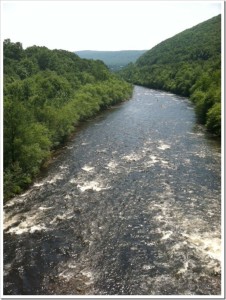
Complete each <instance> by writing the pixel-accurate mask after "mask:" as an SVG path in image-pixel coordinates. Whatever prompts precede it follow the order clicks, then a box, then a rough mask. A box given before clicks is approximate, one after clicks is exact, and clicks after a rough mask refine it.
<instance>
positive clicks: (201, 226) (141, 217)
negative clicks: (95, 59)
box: [4, 86, 221, 295]
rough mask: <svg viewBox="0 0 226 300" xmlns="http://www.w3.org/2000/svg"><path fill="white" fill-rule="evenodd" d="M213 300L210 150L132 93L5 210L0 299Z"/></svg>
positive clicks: (154, 103) (164, 104)
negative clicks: (187, 298) (118, 299)
mask: <svg viewBox="0 0 226 300" xmlns="http://www.w3.org/2000/svg"><path fill="white" fill-rule="evenodd" d="M219 294H221V150H220V145H219V143H217V142H216V141H214V140H213V139H210V138H208V136H207V135H206V134H205V132H204V131H203V129H202V128H201V127H200V126H197V125H196V122H195V114H194V109H193V106H192V104H191V103H190V102H189V100H188V99H187V98H183V97H179V96H176V95H173V94H170V93H166V92H161V91H156V90H152V89H147V88H143V87H138V86H136V87H135V89H134V93H133V97H132V98H131V99H130V100H129V101H127V102H124V103H122V104H121V105H118V106H116V107H114V108H112V109H111V110H109V111H107V112H104V113H102V114H100V115H98V116H97V117H96V118H94V119H93V120H91V121H89V122H87V123H86V124H85V125H84V126H82V127H81V128H80V129H79V130H78V132H77V133H76V134H75V136H74V138H73V140H71V141H70V142H69V143H68V144H67V145H66V147H65V148H64V149H63V150H62V152H61V154H60V155H58V156H57V157H56V158H55V161H54V162H53V163H52V164H51V166H50V167H49V169H48V171H47V174H46V175H45V176H44V177H43V178H42V179H40V180H39V181H37V182H35V183H34V184H33V186H32V187H31V188H30V189H29V190H28V191H26V192H25V193H24V194H22V195H20V196H18V197H15V198H13V199H11V200H10V201H8V202H7V203H6V204H5V205H4V295H219Z"/></svg>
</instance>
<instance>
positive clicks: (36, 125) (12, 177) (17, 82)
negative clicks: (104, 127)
mask: <svg viewBox="0 0 226 300" xmlns="http://www.w3.org/2000/svg"><path fill="white" fill-rule="evenodd" d="M3 51H4V52H3V55H4V57H3V59H4V198H5V199H6V200H7V199H9V198H10V197H12V196H13V195H15V194H17V193H20V192H21V191H22V190H23V189H24V188H26V187H27V186H28V185H29V184H30V183H31V182H32V180H33V179H34V177H35V176H36V175H37V174H38V173H39V171H40V168H41V166H42V165H43V163H44V162H45V161H46V160H47V159H48V158H49V157H50V155H51V150H53V149H54V148H56V147H57V146H58V145H59V144H61V143H62V142H64V141H65V139H66V138H67V136H68V135H69V134H70V133H71V132H72V131H73V130H74V128H75V126H76V125H77V124H78V123H79V122H80V121H84V120H86V119H88V118H90V117H92V116H94V115H95V114H96V113H98V112H99V111H100V110H103V109H106V108H108V107H110V106H111V105H114V104H116V103H118V102H121V101H123V100H126V99H129V98H130V97H131V94H132V85H131V84H129V83H127V82H125V81H124V80H121V79H119V78H117V77H116V76H115V75H113V74H111V73H110V71H109V70H108V68H107V67H106V66H105V64H104V63H103V62H101V61H92V60H86V59H81V58H79V57H78V56H77V55H75V54H74V53H71V52H68V51H65V50H49V49H48V48H46V47H38V46H33V47H28V48H26V49H23V47H22V44H21V43H19V42H17V43H13V42H11V41H10V40H9V39H7V40H5V41H4V47H3Z"/></svg>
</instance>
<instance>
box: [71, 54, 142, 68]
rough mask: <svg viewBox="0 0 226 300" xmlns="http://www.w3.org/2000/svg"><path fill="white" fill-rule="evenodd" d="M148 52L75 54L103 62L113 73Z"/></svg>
mask: <svg viewBox="0 0 226 300" xmlns="http://www.w3.org/2000/svg"><path fill="white" fill-rule="evenodd" d="M145 52H146V50H121V51H93V50H84V51H77V52H75V53H76V54H77V55H78V56H79V57H81V58H87V59H95V60H96V59H99V60H102V61H103V62H104V63H105V64H106V65H107V66H108V67H109V68H110V69H111V71H118V70H120V69H121V68H123V67H125V66H126V65H128V64H129V63H133V62H135V61H136V60H137V59H138V58H139V57H140V56H141V55H142V54H144V53H145Z"/></svg>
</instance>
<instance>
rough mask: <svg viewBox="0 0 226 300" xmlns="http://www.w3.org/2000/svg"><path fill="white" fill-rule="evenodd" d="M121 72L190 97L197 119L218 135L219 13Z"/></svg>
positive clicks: (219, 128)
mask: <svg viewBox="0 0 226 300" xmlns="http://www.w3.org/2000/svg"><path fill="white" fill-rule="evenodd" d="M120 74H121V76H122V77H123V78H125V79H126V80H127V81H129V82H132V83H134V84H139V85H143V86H147V87H150V88H155V89H162V90H166V91H171V92H173V93H176V94H179V95H182V96H187V97H190V98H191V100H192V101H193V102H194V103H195V110H196V113H197V118H198V121H200V122H201V123H202V124H205V125H206V127H207V129H208V130H209V131H211V132H213V133H215V134H216V135H220V133H221V16H220V15H219V16H217V17H214V18H212V19H210V20H208V21H205V22H203V23H201V24H199V25H197V26H194V27H193V28H191V29H187V30H185V31H183V32H181V33H179V34H177V35H175V36H174V37H172V38H170V39H168V40H165V41H163V42H162V43H160V44H158V45H157V46H155V47H154V48H152V49H151V50H149V51H147V52H146V53H145V54H143V55H142V56H141V57H140V58H139V59H138V60H137V61H136V63H135V64H129V65H128V67H126V68H124V69H123V70H122V71H121V72H120Z"/></svg>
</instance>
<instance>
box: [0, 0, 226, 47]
mask: <svg viewBox="0 0 226 300" xmlns="http://www.w3.org/2000/svg"><path fill="white" fill-rule="evenodd" d="M221 5H223V1H216V0H214V1H147V0H146V1H138V0H133V1H128V0H127V1H122V0H120V1H116V0H115V1H106V0H105V1H103V0H102V1H94V0H92V1H76V0H75V1H73V0H71V1H65V0H64V1H63V0H58V1H51V0H50V1H48V0H46V1H41V0H39V1H33V0H30V1H18V0H17V1H10V0H8V1H6V0H5V1H4V0H2V1H1V39H3V40H4V39H6V38H9V39H11V41H12V42H21V43H22V45H23V48H27V47H29V46H33V45H37V46H46V47H47V48H49V49H64V50H68V51H78V50H147V49H151V48H152V47H154V46H155V45H157V44H158V43H160V42H161V41H163V40H165V39H167V38H169V37H171V36H174V35H175V34H177V33H179V32H181V31H183V30H185V29H187V28H191V27H192V26H195V25H197V24H198V23H201V22H203V21H205V20H208V19H210V18H212V17H213V16H216V15H218V14H220V13H221V12H222V7H221Z"/></svg>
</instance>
